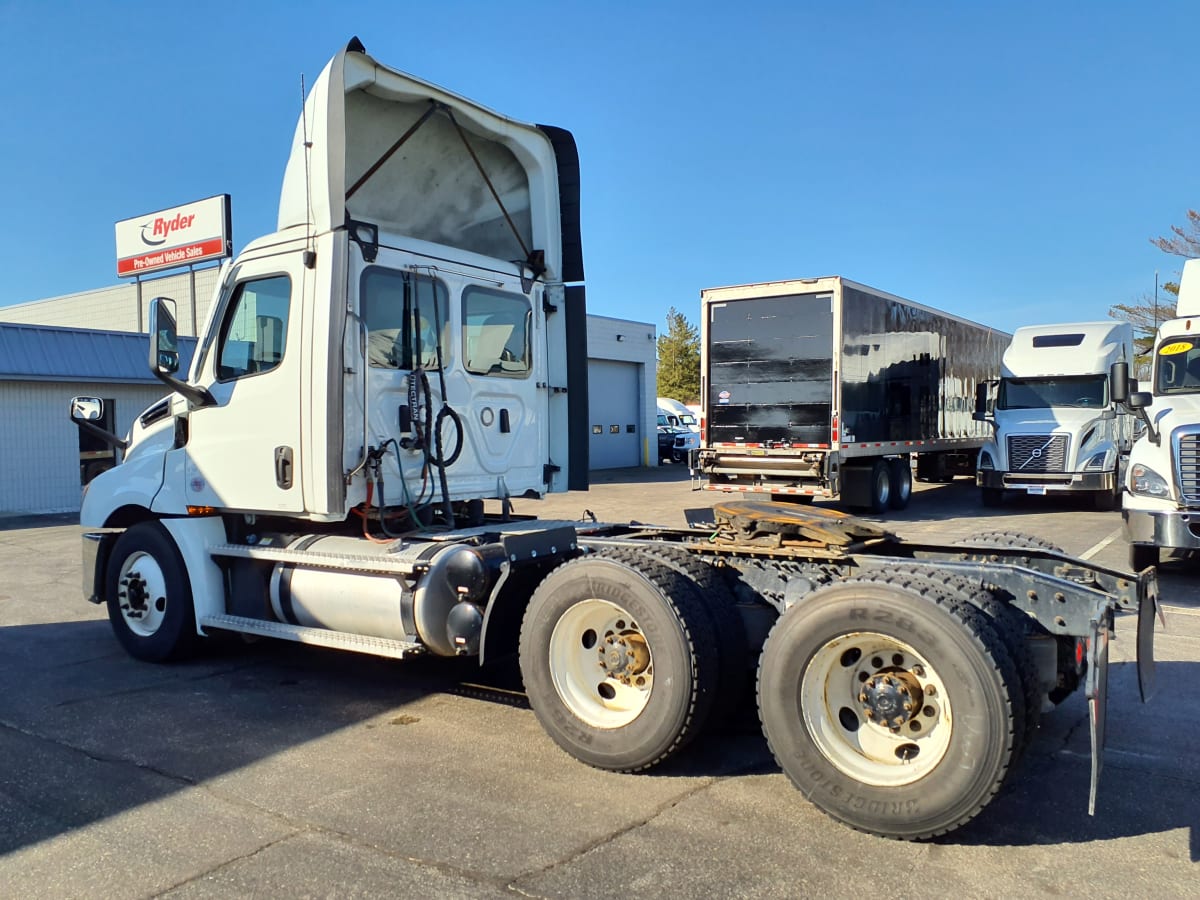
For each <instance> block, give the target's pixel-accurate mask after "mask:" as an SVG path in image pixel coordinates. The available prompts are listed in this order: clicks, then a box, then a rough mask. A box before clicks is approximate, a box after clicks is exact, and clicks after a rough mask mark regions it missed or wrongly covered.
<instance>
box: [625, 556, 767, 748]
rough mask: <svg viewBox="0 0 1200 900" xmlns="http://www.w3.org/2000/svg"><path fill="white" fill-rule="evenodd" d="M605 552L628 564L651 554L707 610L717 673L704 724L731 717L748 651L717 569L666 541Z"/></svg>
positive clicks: (721, 723)
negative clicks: (673, 574) (710, 704)
mask: <svg viewBox="0 0 1200 900" xmlns="http://www.w3.org/2000/svg"><path fill="white" fill-rule="evenodd" d="M610 552H611V554H612V556H613V557H614V558H617V559H620V560H621V561H622V562H624V563H626V564H627V565H629V566H631V567H632V568H636V567H637V566H638V564H639V562H641V561H644V560H645V559H646V558H647V557H650V558H652V559H653V560H655V561H656V562H659V563H662V564H663V565H664V566H666V567H667V568H669V569H671V570H672V571H674V572H675V573H677V574H678V575H680V576H682V578H683V579H684V580H685V582H686V583H685V584H684V585H681V588H682V589H684V590H686V591H687V592H689V593H691V594H692V595H693V596H692V601H691V603H692V604H693V605H695V606H697V607H702V608H703V609H704V611H705V612H706V613H707V614H708V617H709V619H710V620H711V622H712V627H713V632H714V636H715V638H716V646H717V669H718V678H717V683H716V687H715V689H714V691H713V703H712V711H711V712H710V713H709V719H708V727H709V728H712V729H720V728H723V727H725V726H727V725H729V724H730V723H731V722H734V721H736V720H737V718H738V714H739V713H740V712H741V711H742V710H741V707H742V705H743V701H744V700H745V698H746V694H747V687H748V686H749V682H750V669H749V660H750V658H751V657H750V649H749V640H748V639H747V637H746V626H745V624H744V623H743V622H742V617H741V614H740V613H739V612H738V611H737V600H736V599H735V598H734V596H733V591H732V590H730V588H729V585H728V584H727V583H726V582H725V581H724V579H723V578H722V577H721V573H719V572H718V571H716V570H715V569H714V568H713V567H712V566H710V565H709V564H708V563H705V562H701V561H700V560H699V559H697V558H696V557H695V556H692V555H691V554H690V553H688V551H686V550H682V549H680V548H678V547H673V546H671V545H670V544H653V543H650V542H645V543H644V545H643V546H641V547H638V548H637V550H621V551H610Z"/></svg>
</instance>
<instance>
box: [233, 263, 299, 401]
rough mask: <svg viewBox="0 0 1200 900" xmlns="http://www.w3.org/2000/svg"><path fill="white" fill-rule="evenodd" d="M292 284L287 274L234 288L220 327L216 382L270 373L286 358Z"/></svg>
mask: <svg viewBox="0 0 1200 900" xmlns="http://www.w3.org/2000/svg"><path fill="white" fill-rule="evenodd" d="M291 295H292V282H291V279H289V278H288V277H287V276H286V275H274V276H272V277H270V278H258V279H255V280H253V281H244V282H242V283H241V284H239V285H238V286H237V287H236V288H235V289H234V295H233V300H232V301H231V302H230V304H229V313H228V314H227V316H226V318H225V323H224V325H223V326H222V328H221V341H220V352H219V354H218V356H217V380H218V381H231V380H232V379H234V378H241V377H242V376H243V375H256V374H258V373H260V372H269V371H270V370H271V369H273V368H275V367H276V366H277V365H279V362H280V360H282V359H283V350H284V344H285V342H286V339H287V326H288V307H289V305H290V301H291Z"/></svg>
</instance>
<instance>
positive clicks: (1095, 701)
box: [1085, 611, 1112, 816]
mask: <svg viewBox="0 0 1200 900" xmlns="http://www.w3.org/2000/svg"><path fill="white" fill-rule="evenodd" d="M1111 619H1112V612H1111V611H1108V612H1106V613H1105V614H1104V615H1102V616H1100V618H1099V619H1097V620H1095V621H1093V622H1092V634H1091V638H1090V639H1089V640H1088V673H1087V684H1086V688H1085V693H1086V695H1087V704H1088V718H1089V719H1090V721H1091V733H1092V784H1091V790H1090V792H1089V793H1088V815H1089V816H1094V815H1095V814H1096V790H1097V788H1098V787H1099V785H1100V770H1101V769H1102V768H1103V767H1104V724H1105V723H1104V712H1105V705H1106V703H1107V702H1108V634H1109V623H1110V621H1111Z"/></svg>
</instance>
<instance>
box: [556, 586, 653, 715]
mask: <svg viewBox="0 0 1200 900" xmlns="http://www.w3.org/2000/svg"><path fill="white" fill-rule="evenodd" d="M550 677H551V679H552V680H553V682H554V689H555V690H556V691H557V692H558V696H559V699H560V700H562V702H563V705H564V706H566V707H567V709H569V710H570V711H571V712H572V713H573V714H574V715H575V716H577V717H578V718H580V719H582V720H583V721H584V722H586V723H587V724H588V725H591V726H592V727H593V728H605V729H610V728H621V727H623V726H625V725H628V724H630V723H631V722H633V721H634V720H635V719H636V718H637V717H638V716H640V715H641V714H642V711H643V710H645V708H646V704H647V703H649V702H650V693H651V690H652V688H653V686H654V662H653V658H652V657H651V655H650V645H649V642H648V641H646V638H645V635H643V634H642V632H641V629H640V628H639V627H638V625H637V622H636V621H635V620H634V618H633V617H632V616H630V615H629V613H628V612H626V611H625V610H624V609H622V608H621V607H619V606H617V605H616V604H615V603H610V602H609V601H607V600H600V599H591V600H582V601H580V602H579V603H576V604H575V605H574V606H572V607H571V608H570V609H568V610H567V611H566V612H565V613H563V615H562V617H561V618H560V619H559V620H558V622H557V623H556V624H555V626H554V631H553V632H551V634H550Z"/></svg>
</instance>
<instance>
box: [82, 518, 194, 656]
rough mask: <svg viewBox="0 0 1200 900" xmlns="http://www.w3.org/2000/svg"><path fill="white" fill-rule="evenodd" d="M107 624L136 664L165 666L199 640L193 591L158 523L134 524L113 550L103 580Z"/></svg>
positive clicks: (180, 563)
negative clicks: (149, 663)
mask: <svg viewBox="0 0 1200 900" xmlns="http://www.w3.org/2000/svg"><path fill="white" fill-rule="evenodd" d="M105 596H106V597H107V598H108V620H109V622H110V623H111V624H112V629H113V633H114V634H115V635H116V636H117V640H118V641H120V643H121V646H122V647H124V648H125V650H126V652H127V653H129V655H130V656H132V657H134V658H135V659H141V660H145V661H147V662H168V661H170V660H176V659H182V658H184V657H186V656H188V655H189V654H191V653H192V652H193V651H194V650H195V648H196V645H197V643H198V641H199V637H198V635H197V634H196V611H195V607H194V606H193V604H192V586H191V582H190V581H189V580H188V576H187V569H186V568H185V567H184V563H183V557H182V556H181V555H180V553H179V549H178V548H177V547H176V546H175V541H174V540H173V539H172V538H171V535H170V534H169V533H168V532H167V530H166V529H165V528H163V526H162V525H161V524H160V523H158V522H139V523H138V524H136V525H133V526H132V527H130V528H129V529H128V530H126V531H125V533H124V534H122V535H121V536H120V537H119V538H118V539H117V542H116V545H115V546H114V547H113V552H112V556H111V557H110V558H109V561H108V570H107V573H106V577H105Z"/></svg>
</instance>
